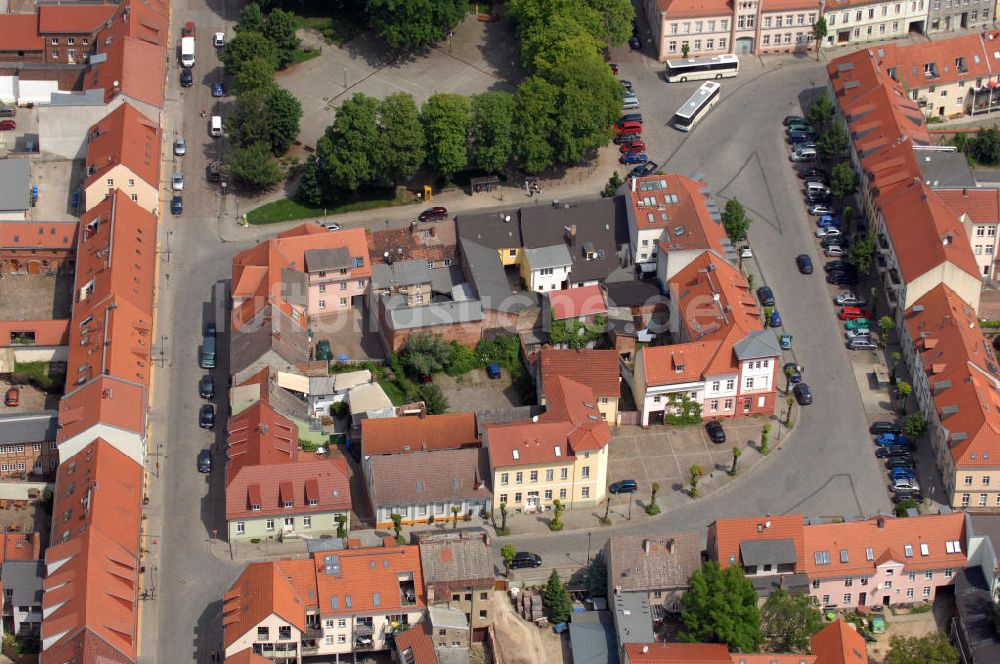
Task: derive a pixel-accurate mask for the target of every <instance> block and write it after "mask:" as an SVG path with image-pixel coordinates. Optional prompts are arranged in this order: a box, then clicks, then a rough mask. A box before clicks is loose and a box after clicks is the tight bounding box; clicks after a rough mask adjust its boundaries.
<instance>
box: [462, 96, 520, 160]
mask: <svg viewBox="0 0 1000 664" xmlns="http://www.w3.org/2000/svg"><path fill="white" fill-rule="evenodd" d="M469 136H470V138H471V141H472V154H473V162H474V163H475V164H476V166H477V167H478V168H481V169H482V170H484V171H487V172H489V173H500V172H501V171H503V170H504V169H505V168H506V167H507V163H508V162H509V161H510V154H511V152H512V151H513V149H514V95H512V94H510V93H509V92H484V93H482V94H478V95H475V96H474V97H473V98H472V106H471V117H470V119H469Z"/></svg>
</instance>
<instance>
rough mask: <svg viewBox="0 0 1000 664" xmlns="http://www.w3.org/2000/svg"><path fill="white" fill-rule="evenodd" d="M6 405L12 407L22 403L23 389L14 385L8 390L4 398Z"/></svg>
mask: <svg viewBox="0 0 1000 664" xmlns="http://www.w3.org/2000/svg"><path fill="white" fill-rule="evenodd" d="M3 402H4V405H6V406H9V407H11V408H13V407H15V406H17V405H19V404H20V403H21V390H19V389H17V388H16V387H12V388H10V389H9V390H7V394H6V395H4V398H3Z"/></svg>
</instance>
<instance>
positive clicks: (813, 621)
mask: <svg viewBox="0 0 1000 664" xmlns="http://www.w3.org/2000/svg"><path fill="white" fill-rule="evenodd" d="M760 617H761V623H762V625H763V629H764V633H765V634H766V635H767V637H768V638H769V639H771V640H772V641H773V645H774V650H775V651H777V652H807V651H808V649H809V637H811V636H812V635H813V634H815V633H816V632H818V631H820V630H821V629H823V616H822V614H820V611H819V609H818V608H817V607H816V605H815V604H814V603H813V600H812V597H810V596H809V595H790V594H788V593H787V592H786V591H785V589H784V588H778V589H777V590H776V591H774V592H773V593H771V596H770V597H768V598H767V602H765V603H764V606H763V608H762V609H761V611H760Z"/></svg>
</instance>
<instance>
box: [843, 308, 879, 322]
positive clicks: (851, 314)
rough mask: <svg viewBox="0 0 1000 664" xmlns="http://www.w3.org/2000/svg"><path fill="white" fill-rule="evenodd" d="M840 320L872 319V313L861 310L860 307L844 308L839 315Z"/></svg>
mask: <svg viewBox="0 0 1000 664" xmlns="http://www.w3.org/2000/svg"><path fill="white" fill-rule="evenodd" d="M837 317H838V318H840V320H854V319H856V318H871V317H872V315H871V313H870V312H867V311H865V310H864V309H859V308H858V307H842V308H841V310H840V313H838V314H837Z"/></svg>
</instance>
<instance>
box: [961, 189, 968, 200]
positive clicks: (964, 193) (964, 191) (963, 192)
mask: <svg viewBox="0 0 1000 664" xmlns="http://www.w3.org/2000/svg"><path fill="white" fill-rule="evenodd" d="M962 197H963V198H968V197H969V190H968V189H967V188H965V187H962Z"/></svg>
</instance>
